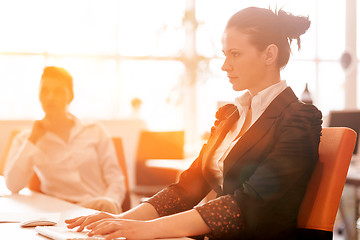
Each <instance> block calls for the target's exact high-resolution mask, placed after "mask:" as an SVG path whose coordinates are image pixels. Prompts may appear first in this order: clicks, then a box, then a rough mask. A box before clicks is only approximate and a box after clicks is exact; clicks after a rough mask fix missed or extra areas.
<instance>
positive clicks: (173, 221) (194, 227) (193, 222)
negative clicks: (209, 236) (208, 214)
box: [152, 209, 210, 238]
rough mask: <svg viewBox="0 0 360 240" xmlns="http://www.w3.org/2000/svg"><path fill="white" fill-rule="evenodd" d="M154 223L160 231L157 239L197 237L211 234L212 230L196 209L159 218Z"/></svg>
mask: <svg viewBox="0 0 360 240" xmlns="http://www.w3.org/2000/svg"><path fill="white" fill-rule="evenodd" d="M152 222H153V225H154V227H156V229H158V233H159V235H157V236H156V237H157V238H168V237H186V236H196V235H202V234H206V233H209V232H210V228H209V227H208V226H207V225H206V223H205V222H204V220H203V219H202V217H201V216H200V214H199V213H198V211H196V210H195V209H191V210H189V211H185V212H181V213H177V214H173V215H169V216H165V217H161V218H157V219H154V220H152Z"/></svg>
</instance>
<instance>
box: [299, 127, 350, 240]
mask: <svg viewBox="0 0 360 240" xmlns="http://www.w3.org/2000/svg"><path fill="white" fill-rule="evenodd" d="M355 142H356V133H355V131H353V130H352V129H350V128H346V127H328V128H323V129H322V136H321V138H320V146H319V161H318V163H317V164H316V166H315V169H314V172H313V174H312V176H311V179H310V181H309V184H308V187H307V190H306V193H305V196H304V199H303V201H302V204H301V207H300V211H299V215H298V221H297V228H298V230H299V231H298V236H297V239H304V240H305V239H317V240H322V239H329V240H332V239H333V227H334V222H335V218H336V214H337V211H338V207H339V203H340V198H341V195H342V191H343V188H344V184H345V180H346V175H347V172H348V168H349V165H350V161H351V157H352V153H353V151H354V147H355Z"/></svg>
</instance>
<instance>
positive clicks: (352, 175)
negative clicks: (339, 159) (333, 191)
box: [339, 161, 360, 240]
mask: <svg viewBox="0 0 360 240" xmlns="http://www.w3.org/2000/svg"><path fill="white" fill-rule="evenodd" d="M345 184H346V185H349V186H352V187H354V208H355V214H354V217H355V219H354V222H349V220H348V217H347V215H346V210H345V208H346V206H345V205H344V203H343V201H344V200H343V199H342V200H341V201H340V206H339V211H340V214H341V217H342V219H343V222H344V225H345V230H346V233H347V239H350V240H353V239H354V240H355V239H356V240H357V239H358V230H357V226H356V225H357V224H356V222H357V221H358V219H359V204H360V196H359V195H358V188H359V187H360V164H359V162H358V161H356V162H355V161H353V162H352V163H351V164H350V167H349V171H348V174H347V177H346V182H345ZM354 226H355V228H354Z"/></svg>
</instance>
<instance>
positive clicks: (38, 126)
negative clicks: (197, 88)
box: [29, 119, 50, 144]
mask: <svg viewBox="0 0 360 240" xmlns="http://www.w3.org/2000/svg"><path fill="white" fill-rule="evenodd" d="M49 126H50V123H49V121H47V120H45V119H43V120H36V121H35V122H34V123H33V126H32V129H31V133H30V136H29V141H30V142H32V143H34V144H36V142H37V140H38V139H39V138H41V137H42V136H43V135H44V134H45V133H46V132H47V131H48V128H49Z"/></svg>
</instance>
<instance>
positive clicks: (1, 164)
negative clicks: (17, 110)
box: [0, 129, 41, 192]
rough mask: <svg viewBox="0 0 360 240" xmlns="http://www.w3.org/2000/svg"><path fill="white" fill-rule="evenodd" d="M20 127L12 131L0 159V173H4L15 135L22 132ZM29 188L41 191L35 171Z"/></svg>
mask: <svg viewBox="0 0 360 240" xmlns="http://www.w3.org/2000/svg"><path fill="white" fill-rule="evenodd" d="M20 131H21V130H20V129H14V130H12V131H11V133H10V136H9V138H8V140H7V142H6V146H5V149H4V152H3V154H2V156H1V161H0V175H4V171H5V165H6V160H7V157H8V154H9V151H10V148H11V144H12V142H13V140H14V138H15V136H16V135H17V134H18V133H20ZM28 188H29V189H31V190H32V191H36V192H41V190H40V180H39V178H38V176H37V175H36V174H35V173H34V174H33V176H32V177H31V179H30V182H29V185H28Z"/></svg>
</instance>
